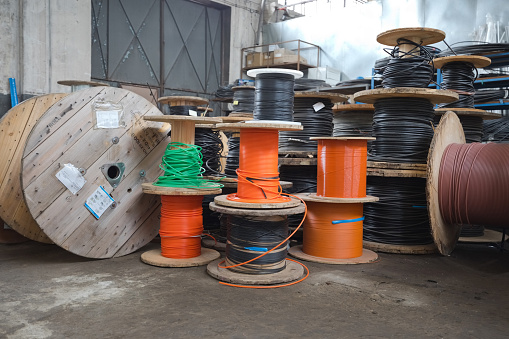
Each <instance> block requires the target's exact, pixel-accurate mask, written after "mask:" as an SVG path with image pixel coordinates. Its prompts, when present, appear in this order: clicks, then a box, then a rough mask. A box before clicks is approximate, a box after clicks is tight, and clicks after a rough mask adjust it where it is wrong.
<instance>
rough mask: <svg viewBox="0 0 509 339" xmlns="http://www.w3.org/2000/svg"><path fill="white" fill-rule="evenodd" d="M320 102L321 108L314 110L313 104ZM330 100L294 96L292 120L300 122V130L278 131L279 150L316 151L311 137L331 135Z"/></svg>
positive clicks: (332, 126)
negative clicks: (301, 128)
mask: <svg viewBox="0 0 509 339" xmlns="http://www.w3.org/2000/svg"><path fill="white" fill-rule="evenodd" d="M319 103H322V104H323V105H324V107H323V108H321V109H320V110H318V111H316V112H315V109H314V108H313V105H315V104H319ZM332 106H334V105H333V104H332V102H331V101H330V100H329V99H317V98H299V97H297V98H295V100H294V104H293V111H294V112H293V121H295V122H300V123H301V124H302V127H303V128H304V129H303V130H302V131H281V132H280V133H279V150H280V151H282V152H285V151H316V150H317V145H318V143H317V141H314V140H309V138H312V137H323V136H332V131H333V128H334V125H333V123H332V119H333V116H332Z"/></svg>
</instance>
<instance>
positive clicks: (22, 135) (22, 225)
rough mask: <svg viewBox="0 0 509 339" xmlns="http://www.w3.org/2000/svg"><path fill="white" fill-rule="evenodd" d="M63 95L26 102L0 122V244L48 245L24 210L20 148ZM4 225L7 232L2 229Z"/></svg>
mask: <svg viewBox="0 0 509 339" xmlns="http://www.w3.org/2000/svg"><path fill="white" fill-rule="evenodd" d="M66 95H67V94H47V95H41V96H36V97H33V98H30V99H27V100H25V101H23V102H20V103H19V104H18V105H16V106H14V107H13V108H11V109H10V110H9V111H8V112H7V113H5V114H4V116H3V117H2V118H1V119H0V131H2V132H1V133H0V139H2V141H1V143H0V144H1V145H2V146H1V147H0V158H1V159H4V161H3V162H2V164H1V165H0V233H1V234H0V242H5V243H17V242H23V241H26V239H30V240H34V241H38V242H42V243H48V244H51V243H52V241H51V239H49V238H48V237H47V236H46V234H45V233H44V232H43V231H42V230H41V228H40V227H39V225H38V224H37V222H36V221H35V220H34V218H33V217H32V215H31V214H30V211H29V210H28V207H27V204H26V202H25V198H24V196H23V190H22V187H21V178H20V173H21V171H22V163H21V161H22V156H23V148H24V147H25V144H26V142H27V139H28V137H29V134H30V132H31V131H32V128H34V125H35V124H36V122H37V121H38V120H39V119H40V118H41V117H42V116H43V115H44V113H45V112H46V111H47V110H48V109H49V108H50V107H52V106H53V105H54V104H56V103H57V102H58V101H59V100H61V99H62V98H64V97H65V96H66ZM2 219H3V221H2ZM4 222H5V224H6V225H8V226H9V227H10V228H11V229H4ZM2 239H3V240H2Z"/></svg>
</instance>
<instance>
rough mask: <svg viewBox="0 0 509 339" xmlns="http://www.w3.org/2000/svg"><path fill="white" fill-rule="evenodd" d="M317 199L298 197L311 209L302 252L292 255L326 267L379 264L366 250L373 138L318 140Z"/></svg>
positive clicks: (299, 248)
mask: <svg viewBox="0 0 509 339" xmlns="http://www.w3.org/2000/svg"><path fill="white" fill-rule="evenodd" d="M313 139H314V140H317V141H318V157H317V161H318V171H317V190H316V193H306V194H299V195H298V196H299V197H301V198H302V199H303V200H304V201H306V203H307V205H308V212H307V216H306V219H305V221H304V240H303V245H302V246H294V247H291V248H290V250H289V253H290V254H291V255H292V256H294V257H296V258H299V259H303V260H307V261H312V262H318V263H323V264H361V263H369V262H373V261H375V260H377V259H378V255H377V254H376V253H375V252H373V251H371V250H369V249H364V248H363V243H362V233H363V220H364V216H363V204H364V203H367V202H376V201H378V198H377V197H373V196H368V195H366V168H367V141H368V140H373V138H370V137H316V138H313Z"/></svg>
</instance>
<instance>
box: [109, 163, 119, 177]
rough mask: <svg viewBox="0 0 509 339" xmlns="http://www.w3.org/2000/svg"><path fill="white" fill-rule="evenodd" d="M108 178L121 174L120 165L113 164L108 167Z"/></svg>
mask: <svg viewBox="0 0 509 339" xmlns="http://www.w3.org/2000/svg"><path fill="white" fill-rule="evenodd" d="M107 173H108V178H110V179H117V178H118V176H119V175H120V168H118V166H116V165H113V166H110V167H109V168H108V172H107Z"/></svg>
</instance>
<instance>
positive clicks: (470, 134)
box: [434, 115, 483, 144]
mask: <svg viewBox="0 0 509 339" xmlns="http://www.w3.org/2000/svg"><path fill="white" fill-rule="evenodd" d="M440 118H441V116H440V115H436V116H435V119H434V123H435V127H436V126H438V123H439V122H440ZM458 118H459V119H460V122H461V125H462V126H463V132H465V140H466V141H467V144H470V143H472V142H482V136H483V118H481V117H474V116H466V115H458Z"/></svg>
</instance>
